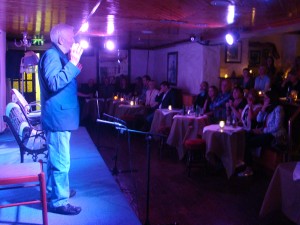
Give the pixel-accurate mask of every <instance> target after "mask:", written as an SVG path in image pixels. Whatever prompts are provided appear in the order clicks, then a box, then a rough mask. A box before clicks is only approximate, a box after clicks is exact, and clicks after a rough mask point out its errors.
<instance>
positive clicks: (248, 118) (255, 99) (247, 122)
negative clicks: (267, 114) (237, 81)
mask: <svg viewBox="0 0 300 225" xmlns="http://www.w3.org/2000/svg"><path fill="white" fill-rule="evenodd" d="M261 107H262V105H261V104H260V103H259V96H258V93H257V91H256V90H255V89H250V90H249V91H248V93H247V105H246V106H245V108H244V109H243V111H242V114H241V119H240V121H241V124H242V126H243V128H244V130H247V131H250V130H251V129H254V128H256V127H257V121H256V117H257V114H258V112H259V111H260V110H261Z"/></svg>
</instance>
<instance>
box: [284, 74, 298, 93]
mask: <svg viewBox="0 0 300 225" xmlns="http://www.w3.org/2000/svg"><path fill="white" fill-rule="evenodd" d="M292 90H294V91H297V93H298V94H300V79H299V77H298V76H297V71H296V70H290V71H289V73H288V77H287V79H285V80H284V81H283V82H282V84H281V96H286V97H289V96H290V92H291V91H292Z"/></svg>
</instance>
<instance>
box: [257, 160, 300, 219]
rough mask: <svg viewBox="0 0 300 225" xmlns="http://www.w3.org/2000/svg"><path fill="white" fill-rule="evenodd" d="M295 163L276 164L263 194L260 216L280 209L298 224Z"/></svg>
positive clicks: (299, 185) (299, 187)
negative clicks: (294, 177) (294, 176)
mask: <svg viewBox="0 0 300 225" xmlns="http://www.w3.org/2000/svg"><path fill="white" fill-rule="evenodd" d="M296 165H297V163H296V162H288V163H281V164H279V165H278V166H277V168H276V170H275V172H274V174H273V177H272V180H271V182H270V184H269V187H268V190H267V192H266V194H265V198H264V201H263V203H262V207H261V210H260V216H265V215H267V214H269V213H271V212H275V213H276V212H278V211H280V210H281V211H282V212H283V214H284V215H285V216H286V217H287V218H288V219H290V220H291V221H293V222H294V223H296V224H300V180H299V179H298V180H294V179H293V172H294V169H295V167H296ZM298 170H300V168H298Z"/></svg>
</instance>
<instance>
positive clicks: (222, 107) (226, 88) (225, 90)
mask: <svg viewBox="0 0 300 225" xmlns="http://www.w3.org/2000/svg"><path fill="white" fill-rule="evenodd" d="M230 97H231V82H230V80H228V79H224V80H222V82H221V93H219V95H218V97H217V99H216V101H214V103H213V104H212V110H213V112H214V114H213V118H212V121H213V122H214V123H218V122H219V121H220V120H226V102H228V101H229V99H230Z"/></svg>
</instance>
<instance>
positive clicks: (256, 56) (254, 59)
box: [249, 50, 261, 67]
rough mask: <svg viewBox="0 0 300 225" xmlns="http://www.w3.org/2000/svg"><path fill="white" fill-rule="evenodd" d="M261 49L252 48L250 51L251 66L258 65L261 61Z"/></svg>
mask: <svg viewBox="0 0 300 225" xmlns="http://www.w3.org/2000/svg"><path fill="white" fill-rule="evenodd" d="M260 58H261V51H259V50H251V51H249V66H254V67H255V66H258V65H259V64H260V61H261V59H260Z"/></svg>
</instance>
